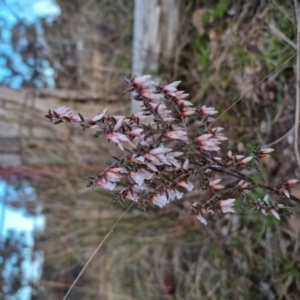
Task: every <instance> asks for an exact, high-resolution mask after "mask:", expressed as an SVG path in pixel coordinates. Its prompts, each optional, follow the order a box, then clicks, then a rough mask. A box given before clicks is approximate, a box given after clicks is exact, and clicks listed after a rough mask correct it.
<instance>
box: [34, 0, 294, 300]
mask: <svg viewBox="0 0 300 300" xmlns="http://www.w3.org/2000/svg"><path fill="white" fill-rule="evenodd" d="M61 2H62V1H61ZM79 2H80V1H79ZM80 3H81V2H80ZM110 3H111V2H110V1H87V2H86V4H85V5H82V6H81V8H82V9H81V10H79V11H76V14H75V13H74V19H73V21H72V24H76V23H77V22H78V24H82V22H83V23H84V24H86V23H85V22H87V21H86V20H90V23H91V24H89V25H86V27H84V28H85V29H86V28H90V27H89V26H92V25H93V24H94V23H93V22H95V18H97V16H100V15H101V17H102V19H101V18H100V19H101V20H103V21H104V22H106V25H107V27H108V29H107V31H108V34H107V36H106V38H107V39H105V40H104V42H101V43H108V44H109V45H106V46H107V47H108V48H109V47H110V48H109V49H111V51H113V53H112V54H113V59H112V60H111V61H110V64H109V66H107V67H109V68H118V67H119V66H121V67H122V68H125V69H126V68H128V66H129V64H128V62H129V61H130V60H128V58H129V57H130V53H129V52H126V51H123V50H124V49H125V48H122V47H120V45H126V47H128V48H126V49H129V44H130V43H131V41H130V35H129V34H128V32H130V30H131V28H132V27H131V26H132V25H131V23H130V22H131V21H132V15H131V13H132V11H131V8H130V9H129V6H128V7H127V6H126V7H125V6H123V2H122V1H117V2H116V3H117V6H116V7H117V9H116V10H115V11H114V8H115V7H112V6H111V4H110ZM203 3H205V4H203ZM182 4H183V2H182ZM183 7H184V10H183V11H184V13H183V15H182V22H183V26H182V32H181V34H180V37H179V44H178V49H177V50H176V53H175V57H174V61H173V62H172V64H168V65H164V64H163V63H162V70H161V73H162V74H163V75H162V76H165V77H166V78H168V79H170V80H172V79H178V78H179V79H182V80H183V87H184V88H185V90H186V91H188V92H190V93H191V96H192V99H193V101H194V102H197V103H198V102H199V103H202V104H206V105H212V106H214V107H217V109H218V110H219V111H220V112H222V110H224V109H226V108H227V107H228V106H229V105H230V104H231V103H233V102H234V100H236V99H237V98H238V97H239V96H240V95H241V94H242V93H243V92H244V91H245V90H248V89H249V88H251V87H253V86H254V85H255V84H256V83H257V82H258V81H259V80H260V79H261V78H263V77H264V76H266V75H267V74H268V73H270V72H271V71H272V70H273V69H275V68H276V67H277V66H278V65H280V64H281V63H283V61H285V60H286V59H287V58H288V57H289V56H291V55H293V53H294V51H295V50H294V49H293V47H292V45H291V43H290V42H289V41H293V40H294V37H295V26H294V25H295V20H294V15H293V13H294V12H293V6H292V4H291V2H290V1H283V2H280V4H279V3H277V1H276V0H273V1H264V2H262V1H248V2H246V3H244V1H241V0H238V1H225V0H224V1H223V0H220V1H214V2H213V3H210V2H209V4H208V2H207V1H185V2H184V5H183ZM100 8H101V9H102V8H105V9H106V10H105V9H104V10H100ZM122 11H123V14H122ZM119 14H121V15H119ZM125 15H126V16H125ZM75 16H76V17H75ZM77 18H79V20H77ZM100 19H99V20H100ZM99 20H98V22H99V23H100V21H99ZM109 20H110V21H109ZM97 24H98V23H97ZM98 25H99V24H98ZM270 25H272V26H271V27H272V28H273V31H272V30H270V28H269V27H270ZM120 28H121V29H122V30H124V32H125V36H126V38H127V39H128V40H126V41H124V40H122V39H121V40H122V42H123V43H124V44H122V42H120V36H121V33H120V32H121V31H119V29H120ZM274 28H276V29H277V31H276V30H275V31H276V34H275V33H274ZM54 29H55V28H54ZM121 29H120V30H121ZM110 30H111V31H110ZM53 32H55V31H53ZM278 32H280V33H282V34H283V35H284V37H285V38H282V35H280V34H279V35H278ZM67 34H69V35H70V34H71V33H70V32H68V33H67ZM123 36H124V35H123ZM74 38H75V37H74ZM86 39H92V38H91V37H90V36H86ZM97 43H100V42H99V41H97ZM114 43H115V44H116V45H117V46H115V48H114V47H113V45H114ZM97 45H98V44H97ZM98 46H99V45H98ZM102 46H103V45H102ZM99 47H100V46H99ZM103 47H104V46H103ZM124 47H125V46H124ZM108 48H106V49H108ZM99 49H102V48H101V47H100V48H99ZM105 53H106V52H105ZM106 54H107V53H106ZM75 63H76V60H75ZM127 71H128V70H127ZM127 71H126V72H127ZM126 72H125V73H126ZM101 74H102V73H101ZM106 75H107V74H106V73H105V72H104V73H103V74H102V75H101V76H103V77H102V78H105V83H104V86H105V87H106V88H107V89H106V90H110V89H111V88H112V87H114V83H115V82H117V81H119V79H120V77H121V76H120V74H119V73H118V72H111V73H109V76H106ZM99 76H100V75H99ZM116 78H118V79H116ZM101 82H102V81H101ZM66 84H70V83H69V82H67V83H66ZM80 84H82V85H83V86H84V84H85V83H80ZM95 89H96V90H97V88H95ZM294 95H295V77H294V71H293V62H292V61H290V62H289V63H288V64H286V65H285V66H283V67H282V68H281V69H280V70H278V72H276V73H275V74H273V75H272V76H271V77H270V78H268V80H266V81H265V82H264V83H262V84H261V85H260V86H258V87H257V88H254V89H253V90H252V91H251V92H250V93H249V94H248V95H247V96H246V97H245V99H243V101H241V102H240V103H238V104H237V105H236V106H234V107H233V108H232V109H231V110H230V111H228V112H227V113H226V114H225V115H224V116H223V117H222V119H221V120H220V121H219V125H220V124H221V125H222V126H223V127H225V132H226V136H228V137H230V138H231V139H232V141H233V142H231V143H229V145H228V147H229V148H230V149H232V150H236V151H239V152H241V153H245V152H247V151H249V150H252V149H253V148H254V147H255V146H256V145H258V144H268V143H270V142H272V141H274V140H277V139H278V138H280V137H281V136H282V135H283V134H284V133H285V132H287V131H288V130H289V129H290V128H291V127H292V126H293V115H294ZM70 145H71V146H72V141H70ZM275 147H276V150H277V151H276V153H277V156H275V158H274V159H273V160H269V162H268V163H267V164H266V166H265V167H266V169H267V171H268V173H269V174H270V175H271V176H272V178H273V179H276V178H279V177H280V176H282V175H283V174H284V175H292V176H295V175H294V171H295V165H294V159H293V149H292V145H291V144H290V143H289V140H288V139H284V140H282V141H281V142H280V143H278V144H276V146H275ZM87 149H88V148H87ZM57 151H60V153H61V155H68V153H69V152H68V148H64V147H61V148H58V150H57ZM85 151H88V150H85ZM106 159H108V153H105V155H104V158H103V156H102V153H101V154H100V153H99V165H97V166H96V165H94V166H91V165H88V164H83V163H79V162H78V161H77V162H76V160H75V162H74V161H73V164H72V165H71V166H70V165H68V166H67V167H66V168H65V169H64V172H63V173H62V174H61V175H59V174H60V172H59V171H57V170H56V171H54V172H52V173H51V172H50V173H49V174H48V175H47V178H46V177H43V176H41V178H40V180H38V181H33V183H32V184H33V186H34V187H35V188H36V190H37V193H38V199H39V201H41V203H42V205H43V207H44V213H45V215H46V217H47V228H46V231H45V232H44V234H43V235H42V236H39V237H38V239H37V244H36V248H37V249H38V250H43V251H44V257H45V263H44V268H43V277H42V285H43V287H44V288H43V289H42V288H41V289H40V292H39V293H40V294H39V298H46V299H49V300H51V299H58V298H59V297H60V298H62V296H63V295H64V294H65V293H66V291H67V289H68V287H69V286H70V285H71V284H72V282H73V280H74V279H75V278H76V276H77V275H78V273H79V272H80V270H81V269H82V267H83V266H84V264H85V262H86V261H87V259H88V258H89V257H90V255H91V254H92V253H93V251H94V249H95V248H96V247H97V246H98V244H99V243H100V241H101V240H102V239H103V237H104V236H105V234H106V233H107V232H108V231H109V230H110V228H111V226H112V225H113V224H114V222H115V221H116V220H117V218H118V217H119V216H120V214H121V213H122V211H123V210H124V209H125V208H122V207H119V206H118V207H112V208H111V207H109V206H108V205H107V203H108V201H109V199H110V196H109V195H108V194H104V193H103V192H99V191H92V190H86V189H84V180H83V176H85V175H89V174H92V173H93V172H98V171H99V169H100V168H101V166H100V162H103V161H104V160H106ZM283 162H284V163H283ZM59 170H62V168H60V169H59ZM294 192H295V193H296V191H294ZM202 196H203V195H201V197H202ZM198 197H200V195H194V196H193V197H192V198H190V199H187V200H185V201H180V202H175V203H173V204H170V205H169V206H168V207H166V208H164V209H161V210H160V209H153V208H149V209H148V211H147V212H146V213H143V212H141V211H139V210H137V209H136V208H134V209H132V210H131V211H130V212H129V213H128V214H127V215H126V216H125V217H124V218H123V219H122V221H121V222H120V224H119V225H118V227H117V228H116V230H115V231H114V232H113V234H112V235H111V236H110V237H109V239H108V241H107V243H106V244H105V245H104V246H103V248H102V249H101V250H100V251H99V253H98V254H97V256H96V257H95V259H94V260H93V261H92V263H91V265H90V266H89V267H88V268H87V270H86V272H85V273H84V275H83V277H82V278H81V279H80V281H79V283H78V284H77V285H76V287H75V288H74V290H73V291H72V293H71V295H70V299H112V300H123V299H124V300H125V299H242V300H244V299H249V300H250V299H270V300H272V299H287V300H290V299H293V300H297V299H298V298H299V292H300V257H299V247H300V240H299V233H300V232H299V228H300V224H299V211H295V215H294V216H293V217H292V218H291V219H290V220H283V221H282V222H280V223H279V222H277V221H276V220H275V219H274V218H271V217H270V218H265V217H263V216H262V215H260V214H258V213H252V214H251V213H250V214H248V213H247V215H244V214H243V212H240V213H239V214H237V215H235V216H232V215H228V216H225V217H223V218H222V219H220V218H219V217H218V216H216V217H214V218H212V219H211V220H210V221H209V224H208V226H207V227H204V226H202V225H200V224H199V223H198V222H196V221H195V220H193V219H191V218H190V217H189V215H188V214H187V207H189V204H190V203H192V202H193V201H194V200H197V198H198ZM126 205H128V204H126Z"/></svg>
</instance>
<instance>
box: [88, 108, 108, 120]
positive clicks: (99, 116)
mask: <svg viewBox="0 0 300 300" xmlns="http://www.w3.org/2000/svg"><path fill="white" fill-rule="evenodd" d="M106 112H107V108H105V109H104V110H103V112H102V113H101V114H98V115H97V116H95V117H93V118H91V119H90V122H97V121H100V120H102V119H103V117H104V116H105V115H106Z"/></svg>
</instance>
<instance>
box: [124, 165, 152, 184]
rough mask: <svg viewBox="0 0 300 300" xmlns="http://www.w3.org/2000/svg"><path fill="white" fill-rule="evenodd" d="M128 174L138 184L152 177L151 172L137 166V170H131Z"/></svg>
mask: <svg viewBox="0 0 300 300" xmlns="http://www.w3.org/2000/svg"><path fill="white" fill-rule="evenodd" d="M129 175H130V177H131V178H132V179H133V180H134V181H135V182H136V183H137V185H138V186H141V185H143V184H144V183H145V180H146V179H147V180H149V179H152V178H153V177H154V174H153V173H150V172H149V171H147V170H145V169H144V168H139V169H138V171H137V172H133V171H131V172H130V173H129Z"/></svg>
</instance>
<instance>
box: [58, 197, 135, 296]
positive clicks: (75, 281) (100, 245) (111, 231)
mask: <svg viewBox="0 0 300 300" xmlns="http://www.w3.org/2000/svg"><path fill="white" fill-rule="evenodd" d="M133 203H134V202H132V203H131V205H130V206H129V207H128V208H127V209H126V210H125V211H124V212H123V213H122V215H121V217H120V218H119V219H118V221H117V222H116V223H115V224H114V226H113V227H112V228H111V229H110V231H109V232H108V233H107V234H106V236H105V237H104V239H103V240H102V242H101V243H100V244H99V246H98V247H97V248H96V250H95V251H94V253H93V254H92V255H91V257H90V258H89V260H88V261H87V262H86V264H85V265H84V267H83V268H82V270H81V271H80V273H79V274H78V276H77V277H76V279H75V280H74V282H73V283H72V285H71V287H70V288H69V290H68V292H67V293H66V295H65V297H64V298H63V300H66V299H67V297H68V295H69V294H70V292H71V291H72V289H73V287H74V286H75V284H76V283H77V281H78V280H79V278H80V277H81V275H82V274H83V272H84V271H85V269H86V268H87V266H88V265H89V263H90V262H91V260H92V259H93V258H94V256H95V255H96V253H97V252H98V251H99V249H100V248H101V247H102V245H103V244H104V242H105V241H106V240H107V238H108V237H109V236H110V235H111V234H112V233H113V231H114V228H115V227H116V226H117V225H118V223H119V222H120V221H121V219H122V218H123V216H124V215H125V214H126V213H127V212H128V210H129V209H130V208H131V206H132V205H133Z"/></svg>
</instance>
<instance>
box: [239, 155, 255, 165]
mask: <svg viewBox="0 0 300 300" xmlns="http://www.w3.org/2000/svg"><path fill="white" fill-rule="evenodd" d="M252 159H253V157H252V156H248V157H246V158H243V159H242V160H240V161H239V162H238V163H239V164H241V165H245V164H246V163H248V162H249V161H251V160H252Z"/></svg>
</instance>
